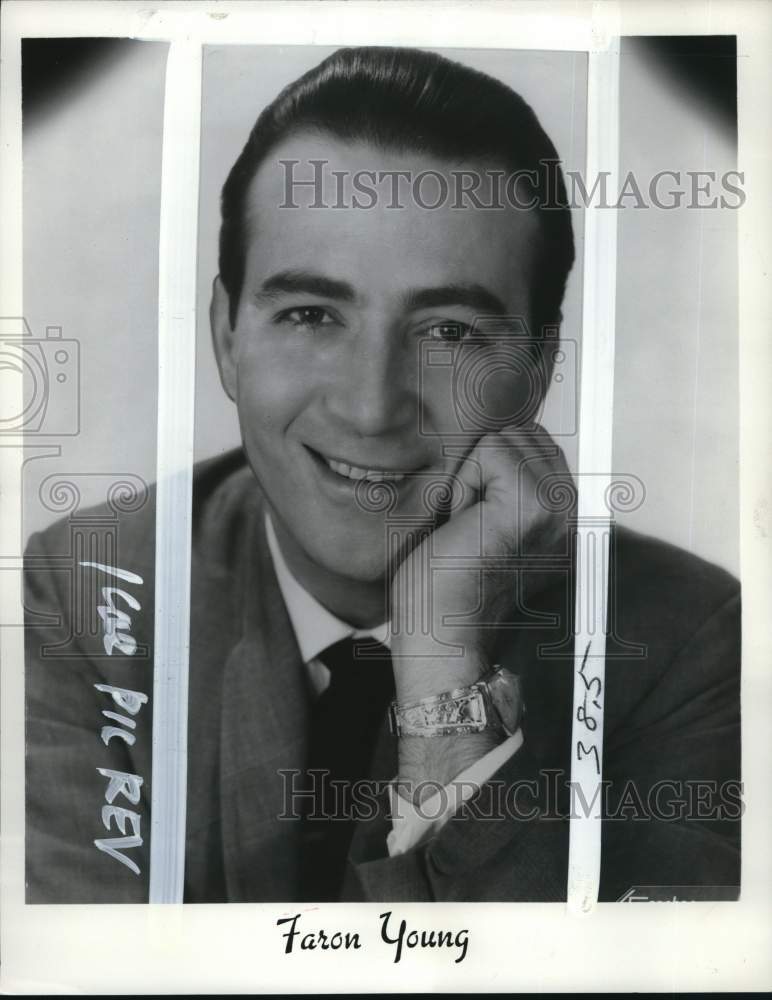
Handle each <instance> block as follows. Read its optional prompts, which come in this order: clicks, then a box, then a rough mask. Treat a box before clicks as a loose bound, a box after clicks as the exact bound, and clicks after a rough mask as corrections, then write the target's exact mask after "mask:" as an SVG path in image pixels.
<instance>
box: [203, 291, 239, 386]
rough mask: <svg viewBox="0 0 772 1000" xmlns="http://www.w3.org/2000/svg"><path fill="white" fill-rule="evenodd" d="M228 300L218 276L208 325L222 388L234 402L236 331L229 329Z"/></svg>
mask: <svg viewBox="0 0 772 1000" xmlns="http://www.w3.org/2000/svg"><path fill="white" fill-rule="evenodd" d="M229 309H230V300H229V298H228V293H227V292H226V291H225V286H224V285H223V283H222V281H221V280H220V276H219V274H218V275H217V277H216V278H215V279H214V283H213V285H212V302H211V304H210V306H209V323H210V325H211V328H212V345H213V347H214V356H215V358H216V359H217V367H218V369H219V370H220V381H221V382H222V387H223V389H225V392H226V393H227V394H228V396H229V397H230V399H232V400H233V401H234V402H235V400H236V346H237V343H236V331H235V330H233V329H231V322H230V316H229Z"/></svg>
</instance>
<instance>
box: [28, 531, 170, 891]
mask: <svg viewBox="0 0 772 1000" xmlns="http://www.w3.org/2000/svg"><path fill="white" fill-rule="evenodd" d="M67 547H68V541H67V536H66V533H65V532H64V531H61V530H59V529H58V528H57V527H56V526H55V527H54V529H49V530H48V531H46V532H45V533H43V534H39V535H34V536H33V537H32V539H31V540H30V543H29V545H28V547H27V551H26V553H25V614H26V628H25V700H26V727H25V736H26V755H25V790H26V843H25V848H26V851H25V860H26V885H27V902H29V903H86V902H88V903H94V902H143V901H146V899H147V877H146V876H147V867H148V856H147V841H148V839H149V828H147V823H146V815H147V812H146V805H147V791H148V789H147V783H146V781H144V777H149V773H148V774H147V775H144V776H143V773H142V772H143V771H144V770H145V766H146V765H145V764H139V763H138V755H137V754H136V753H135V752H134V750H133V747H132V746H130V745H129V744H130V743H132V744H133V746H134V747H136V746H137V744H139V746H140V747H144V746H145V745H146V748H147V750H148V751H149V747H150V736H149V722H150V716H149V702H142V701H141V699H136V703H134V702H133V701H132V698H131V696H128V695H124V696H121V695H118V698H119V699H120V698H121V697H123V703H121V702H120V701H116V698H115V696H114V695H113V694H112V692H111V690H110V689H121V690H123V691H134V692H138V693H140V694H145V693H147V694H149V689H148V687H147V682H148V676H149V666H148V664H147V660H146V658H145V660H146V662H145V663H144V665H143V664H142V663H141V662H134V661H133V660H132V659H131V658H130V657H128V656H125V655H123V654H121V653H120V652H117V651H114V655H111V656H110V655H107V654H106V652H105V646H104V643H103V626H104V619H102V618H101V617H100V616H99V614H98V610H97V607H98V603H99V596H98V595H99V593H100V589H101V586H102V585H104V584H105V583H106V581H105V580H104V579H100V578H98V576H95V574H94V573H93V572H91V571H87V572H85V573H84V572H82V571H81V569H80V563H79V562H77V561H76V560H75V556H74V555H73V556H72V558H71V559H68V558H67V555H66V551H67ZM111 582H112V584H113V585H115V586H119V587H120V586H122V585H121V584H120V583H116V582H115V581H111ZM126 607H127V610H132V609H131V607H130V606H128V605H127V606H126ZM140 659H141V658H140ZM96 685H100V687H101V690H100V688H98V687H96ZM105 688H106V689H107V690H105ZM132 710H133V711H132ZM105 712H110V713H111V716H106V715H105V714H104V713H105ZM131 723H133V726H132V725H131ZM109 727H114V728H115V729H117V730H121V731H123V732H125V733H126V734H127V735H126V736H125V737H124V736H121V735H119V734H115V733H114V734H113V735H112V736H110V734H109ZM105 737H107V743H105ZM103 772H109V773H107V774H106V773H103ZM111 784H112V787H111ZM134 799H137V801H136V802H135V801H134ZM137 817H139V818H137ZM121 827H122V829H121ZM138 840H139V841H141V842H140V843H138V842H137V841H138ZM97 841H98V842H99V843H100V844H101V845H102V847H101V848H100V847H99V846H97V843H95V842H97ZM121 858H123V859H125V860H121ZM127 861H131V862H132V864H131V865H130V864H128V863H127ZM135 869H137V870H135Z"/></svg>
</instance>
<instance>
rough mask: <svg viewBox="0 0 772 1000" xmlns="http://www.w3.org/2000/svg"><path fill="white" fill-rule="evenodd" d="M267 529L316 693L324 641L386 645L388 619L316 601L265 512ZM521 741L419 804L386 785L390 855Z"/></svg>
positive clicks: (441, 816)
mask: <svg viewBox="0 0 772 1000" xmlns="http://www.w3.org/2000/svg"><path fill="white" fill-rule="evenodd" d="M266 534H267V537H268V547H269V549H270V551H271V557H272V559H273V564H274V569H275V570H276V577H277V579H278V581H279V588H280V590H281V594H282V597H283V598H284V603H285V604H286V606H287V613H288V614H289V617H290V621H291V622H292V628H293V629H294V632H295V638H296V639H297V643H298V647H299V649H300V655H301V656H302V657H303V661H304V663H305V664H306V668H307V670H308V676H309V680H310V682H311V686H312V688H313V690H314V691H315V692H316V694H317V695H320V694H321V693H322V691H324V690H325V688H326V687H327V685H328V684H329V683H330V671H329V670H328V669H327V667H326V666H325V665H324V663H322V661H321V660H320V659H319V655H320V654H321V653H323V652H324V650H325V649H327V648H328V647H329V646H332V645H334V644H335V643H336V642H340V640H341V639H347V638H354V639H360V638H362V639H364V638H373V639H375V640H377V641H378V642H380V643H382V644H383V645H384V646H386V647H387V648H388V649H391V629H390V622H384V623H383V624H382V625H379V626H378V627H377V628H372V629H357V628H354V626H353V625H348V624H347V623H346V622H344V621H341V619H340V618H337V617H336V616H335V615H334V614H333V613H332V612H331V611H328V610H327V608H325V607H324V606H323V605H321V604H320V603H319V601H317V599H316V598H315V597H314V596H313V595H312V594H310V593H309V592H308V591H307V590H306V589H305V587H303V586H302V585H301V584H300V583H298V581H297V580H296V579H295V577H294V576H293V575H292V573H291V572H290V569H289V566H288V565H287V563H286V560H285V559H284V556H283V555H282V552H281V549H280V548H279V543H278V540H277V538H276V533H275V532H274V528H273V524H272V523H271V518H270V517H269V516H268V515H266ZM362 669H363V670H365V669H367V668H366V665H365V664H363V665H362ZM522 743H523V733H522V730H520V729H518V730H517V732H516V733H513V735H512V736H509V737H508V738H507V739H506V740H504V742H503V743H500V744H499V745H498V746H497V747H495V748H494V749H493V750H490V751H489V752H488V753H487V754H485V755H484V756H483V757H481V758H480V759H479V760H478V761H476V762H475V763H474V764H472V766H471V767H468V768H466V769H465V770H464V771H462V772H461V773H460V774H459V775H457V776H456V778H455V779H454V781H453V782H452V783H451V784H450V785H447V786H445V788H443V789H442V790H438V791H436V792H434V793H433V794H432V795H430V796H429V797H428V798H426V799H424V800H423V801H422V802H421V804H420V809H417V808H416V807H415V806H413V805H412V803H411V802H409V801H408V800H407V799H405V798H404V797H403V796H401V795H399V794H398V792H397V791H396V788H395V787H394V786H393V785H392V786H391V789H390V792H391V807H392V808H391V812H392V829H391V832H390V833H389V835H388V837H387V839H386V847H387V849H388V852H389V855H390V856H392V857H393V856H394V855H396V854H403V853H405V852H406V851H409V850H411V848H413V847H417V846H418V845H419V844H421V843H423V842H424V841H425V840H427V839H428V838H429V837H431V836H433V835H434V834H435V833H437V831H438V830H439V829H440V827H441V826H442V825H443V824H444V823H445V822H446V821H447V820H448V819H449V818H450V817H451V816H452V814H453V813H454V812H455V811H456V809H458V808H459V806H460V805H461V804H462V803H463V802H464V801H465V800H466V799H468V798H469V797H470V796H471V795H472V794H473V793H474V792H475V791H476V789H477V788H479V786H480V785H482V784H484V782H486V781H487V780H488V779H489V778H490V777H491V776H492V775H493V774H494V772H495V771H497V770H498V769H499V768H500V767H501V765H502V764H503V763H504V762H505V761H507V760H509V758H510V757H511V756H512V755H513V754H515V753H516V752H517V751H518V750H519V749H520V747H521V745H522Z"/></svg>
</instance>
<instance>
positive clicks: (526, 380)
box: [421, 351, 542, 436]
mask: <svg viewBox="0 0 772 1000" xmlns="http://www.w3.org/2000/svg"><path fill="white" fill-rule="evenodd" d="M541 389H542V387H541V382H540V380H539V378H538V376H537V373H536V372H535V369H534V368H533V367H532V366H531V365H530V364H529V363H526V359H525V357H524V354H523V353H522V352H519V351H518V352H509V351H506V352H502V351H493V352H487V351H485V352H484V351H481V352H475V353H474V354H472V353H469V354H466V355H462V356H456V358H455V360H454V363H453V364H452V365H451V364H448V365H446V366H444V365H437V366H435V367H432V366H430V367H428V368H426V367H425V368H424V371H423V373H422V382H421V404H422V412H423V423H424V425H425V426H426V427H427V428H429V429H430V431H431V432H432V433H435V434H437V435H443V436H444V435H455V434H466V433H473V434H477V435H479V434H480V433H489V432H495V431H497V430H500V429H501V428H502V426H504V425H508V424H516V423H526V422H528V421H530V420H533V419H534V418H535V416H536V414H537V412H538V409H539V406H540V403H541V397H542V391H541Z"/></svg>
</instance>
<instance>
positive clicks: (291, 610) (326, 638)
mask: <svg viewBox="0 0 772 1000" xmlns="http://www.w3.org/2000/svg"><path fill="white" fill-rule="evenodd" d="M265 530H266V535H267V538H268V548H269V549H270V552H271V558H272V559H273V565H274V569H275V570H276V578H277V580H278V581H279V589H280V590H281V596H282V597H283V598H284V603H285V604H286V606H287V613H288V614H289V617H290V621H291V622H292V628H293V629H294V631H295V638H296V639H297V642H298V646H299V648H300V655H301V656H302V657H303V661H304V663H310V662H311V660H315V659H316V658H317V657H318V656H319V654H320V653H323V652H324V650H325V649H327V648H328V647H329V646H332V645H334V644H335V643H336V642H340V640H341V639H348V638H349V637H351V638H354V639H365V638H368V639H369V638H372V639H375V640H376V641H377V642H381V643H383V645H384V646H386V647H388V648H391V636H390V634H389V632H390V629H389V622H384V623H383V625H379V626H378V627H377V628H372V629H358V628H354V626H353V625H349V624H347V623H346V622H344V621H342V620H341V619H340V618H338V617H336V616H335V615H334V614H333V613H332V612H331V611H328V610H327V608H325V607H324V606H323V605H322V604H320V603H319V601H317V599H316V598H315V597H314V596H313V594H310V593H309V592H308V591H307V590H306V588H305V587H304V586H303V585H302V584H300V583H298V581H297V580H296V579H295V577H294V576H293V575H292V573H291V572H290V568H289V566H288V565H287V562H286V560H285V559H284V556H283V555H282V552H281V549H280V548H279V542H278V540H277V538H276V532H275V531H274V528H273V523H272V522H271V518H270V515H269V514H268V513H266V515H265Z"/></svg>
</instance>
